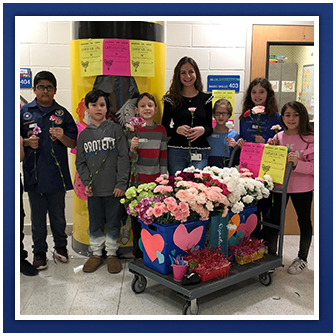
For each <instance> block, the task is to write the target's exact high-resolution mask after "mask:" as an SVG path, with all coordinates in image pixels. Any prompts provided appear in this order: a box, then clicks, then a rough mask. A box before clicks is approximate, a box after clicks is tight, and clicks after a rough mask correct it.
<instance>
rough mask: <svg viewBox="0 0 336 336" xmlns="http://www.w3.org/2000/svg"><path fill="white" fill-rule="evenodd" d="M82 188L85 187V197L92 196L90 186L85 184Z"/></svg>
mask: <svg viewBox="0 0 336 336" xmlns="http://www.w3.org/2000/svg"><path fill="white" fill-rule="evenodd" d="M84 189H85V195H86V196H87V197H92V196H93V193H92V187H89V186H86V187H85V188H84Z"/></svg>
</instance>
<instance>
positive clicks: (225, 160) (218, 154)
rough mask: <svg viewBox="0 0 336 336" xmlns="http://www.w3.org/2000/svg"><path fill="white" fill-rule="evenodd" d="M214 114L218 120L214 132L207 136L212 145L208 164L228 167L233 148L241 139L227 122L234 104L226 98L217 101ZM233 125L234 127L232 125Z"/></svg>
mask: <svg viewBox="0 0 336 336" xmlns="http://www.w3.org/2000/svg"><path fill="white" fill-rule="evenodd" d="M212 114H213V116H214V117H215V120H216V126H215V128H214V129H213V133H212V134H211V135H210V136H209V137H208V138H207V139H208V142H209V145H210V147H211V149H210V154H209V158H208V166H210V167H212V166H217V167H219V168H224V167H228V164H229V161H230V156H231V152H232V148H230V146H232V145H234V144H235V142H236V141H238V139H239V135H238V133H237V132H236V131H235V130H234V129H233V128H232V127H233V124H232V123H230V124H229V125H228V126H229V127H227V122H228V120H229V118H231V116H232V105H231V103H230V102H229V101H228V100H226V99H219V100H217V101H216V103H215V105H214V107H213V110H212ZM230 125H232V127H230Z"/></svg>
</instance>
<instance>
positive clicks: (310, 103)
mask: <svg viewBox="0 0 336 336" xmlns="http://www.w3.org/2000/svg"><path fill="white" fill-rule="evenodd" d="M301 103H302V104H303V105H304V106H305V107H306V109H307V111H308V114H309V120H310V121H314V64H310V65H304V66H303V71H302V90H301Z"/></svg>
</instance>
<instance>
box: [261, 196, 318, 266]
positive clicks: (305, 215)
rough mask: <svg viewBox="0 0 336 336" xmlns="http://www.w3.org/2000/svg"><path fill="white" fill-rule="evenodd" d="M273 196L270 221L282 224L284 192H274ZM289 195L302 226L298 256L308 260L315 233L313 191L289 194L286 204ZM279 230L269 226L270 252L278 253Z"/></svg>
mask: <svg viewBox="0 0 336 336" xmlns="http://www.w3.org/2000/svg"><path fill="white" fill-rule="evenodd" d="M272 197H273V204H272V208H271V216H270V223H273V224H277V225H280V215H281V197H282V194H281V193H274V192H273V193H272ZM289 197H290V198H291V199H292V203H293V206H294V208H295V211H296V215H297V220H298V224H299V227H300V247H299V253H298V257H299V258H301V259H302V260H304V261H307V256H308V252H309V247H310V243H311V239H312V234H313V227H312V223H311V218H310V213H311V206H312V201H313V191H308V192H304V193H291V194H287V200H286V205H287V202H288V199H289ZM278 231H279V230H277V229H272V228H267V240H268V253H269V254H276V251H277V240H278Z"/></svg>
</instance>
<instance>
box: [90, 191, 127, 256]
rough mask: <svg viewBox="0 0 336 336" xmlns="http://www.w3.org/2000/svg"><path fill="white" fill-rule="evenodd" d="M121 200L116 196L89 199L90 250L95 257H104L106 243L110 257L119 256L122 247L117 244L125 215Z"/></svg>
mask: <svg viewBox="0 0 336 336" xmlns="http://www.w3.org/2000/svg"><path fill="white" fill-rule="evenodd" d="M120 199H121V198H120V197H114V196H104V197H95V196H92V197H88V210H89V222H90V224H89V236H90V248H91V250H92V252H93V255H97V256H101V255H102V250H103V248H104V243H105V249H106V254H107V255H108V256H109V255H114V256H115V255H116V254H117V250H118V248H119V246H120V244H118V243H117V242H118V239H119V236H120V229H121V218H122V216H123V213H124V212H123V205H122V204H121V203H120ZM105 224H106V235H105V232H104V229H105Z"/></svg>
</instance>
